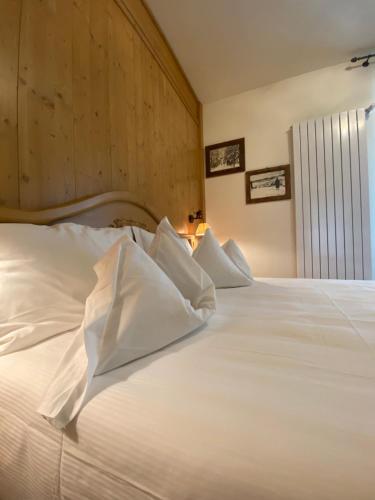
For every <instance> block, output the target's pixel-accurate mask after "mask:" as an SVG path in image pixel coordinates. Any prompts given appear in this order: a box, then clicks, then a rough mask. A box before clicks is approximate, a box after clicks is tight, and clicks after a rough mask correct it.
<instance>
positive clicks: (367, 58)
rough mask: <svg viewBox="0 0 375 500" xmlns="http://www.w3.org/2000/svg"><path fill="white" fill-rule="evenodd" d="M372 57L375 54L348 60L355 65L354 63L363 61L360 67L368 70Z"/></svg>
mask: <svg viewBox="0 0 375 500" xmlns="http://www.w3.org/2000/svg"><path fill="white" fill-rule="evenodd" d="M372 57H375V54H367V55H366V56H359V57H352V58H351V59H350V62H352V63H356V62H359V61H363V63H362V66H363V67H364V68H368V67H369V66H370V59H371V58H372Z"/></svg>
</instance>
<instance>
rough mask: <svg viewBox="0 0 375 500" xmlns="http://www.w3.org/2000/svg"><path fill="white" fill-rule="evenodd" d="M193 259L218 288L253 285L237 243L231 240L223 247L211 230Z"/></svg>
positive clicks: (206, 233)
mask: <svg viewBox="0 0 375 500" xmlns="http://www.w3.org/2000/svg"><path fill="white" fill-rule="evenodd" d="M193 257H194V259H195V260H196V261H197V262H198V264H200V265H201V267H203V269H204V270H205V271H206V272H207V274H208V275H209V276H210V278H211V279H212V281H213V282H214V283H215V286H216V288H235V287H240V286H249V285H251V283H252V276H251V271H250V268H249V266H248V264H247V262H246V259H245V257H244V256H243V254H242V252H241V250H240V249H239V247H238V246H237V245H236V243H234V241H232V240H229V241H228V242H227V243H226V244H225V245H223V246H222V247H221V246H220V244H219V242H218V241H217V239H216V238H215V236H214V235H213V233H212V231H211V229H207V231H206V232H205V234H204V236H203V238H202V240H201V242H200V244H199V246H198V248H197V249H196V250H195V251H194V253H193Z"/></svg>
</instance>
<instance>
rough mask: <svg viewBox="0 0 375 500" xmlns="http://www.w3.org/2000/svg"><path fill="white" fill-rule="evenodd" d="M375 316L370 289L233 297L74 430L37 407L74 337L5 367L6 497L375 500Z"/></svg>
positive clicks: (102, 398) (2, 478) (101, 397)
mask: <svg viewBox="0 0 375 500" xmlns="http://www.w3.org/2000/svg"><path fill="white" fill-rule="evenodd" d="M120 203H121V202H120ZM127 203H128V202H127ZM128 204H129V203H128ZM108 205H111V203H106V207H107V211H109V212H110V209H109V207H108ZM139 206H140V205H138V209H139V210H140V211H141V212H142V208H139ZM91 207H92V205H91ZM117 209H118V207H117ZM117 209H116V210H117ZM109 212H108V213H107V216H108V217H109V219H111V218H112V217H113V213H111V214H110V213H109ZM65 215H66V214H65ZM133 215H134V214H133ZM146 215H147V217H150V215H149V213H148V212H147V214H146ZM146 215H145V216H143V215H142V217H146ZM55 216H56V214H55ZM75 216H77V215H75ZM107 216H106V217H107ZM137 216H139V213H138V215H137ZM12 217H14V214H13V215H12ZM17 217H19V219H22V217H23V216H21V215H20V214H18V216H17ZM68 217H69V216H68ZM108 217H107V219H106V221H105V223H107V222H108ZM121 217H128V215H126V214H125V215H124V214H123V213H122V214H121ZM0 218H1V211H0ZM151 218H152V219H153V220H154V223H155V221H156V218H155V219H154V218H153V217H151ZM149 222H150V221H149ZM374 304H375V285H374V284H373V283H372V282H364V281H363V282H349V281H347V282H338V281H323V280H322V281H320V280H294V279H290V280H288V279H259V280H256V282H255V283H254V285H253V286H251V287H247V288H237V289H227V290H218V293H217V312H216V314H215V315H214V316H213V317H212V318H211V319H210V321H209V324H208V326H207V327H206V328H204V329H202V330H200V331H199V332H196V333H193V334H191V335H189V336H188V337H186V338H184V339H183V340H180V341H178V342H176V343H174V344H173V345H171V346H169V347H167V348H165V349H163V350H161V351H159V352H157V353H155V354H152V355H150V356H148V357H146V358H143V359H141V360H138V361H135V362H133V363H130V364H129V365H126V366H123V367H121V368H118V369H116V370H113V371H111V372H108V373H107V374H105V375H102V376H99V377H96V378H95V379H94V384H93V385H92V387H91V389H90V398H89V401H88V403H87V404H86V405H85V407H84V408H83V409H82V410H81V412H80V414H79V416H78V418H77V419H76V420H74V421H73V422H72V423H71V424H70V425H69V426H68V428H67V429H66V430H65V431H58V430H56V429H55V428H53V427H52V426H51V425H49V424H48V422H46V421H45V420H44V419H42V418H41V417H40V415H38V414H37V413H36V411H35V409H36V407H37V406H38V404H39V401H40V399H41V397H42V395H43V392H44V390H45V387H46V385H47V384H48V382H49V380H50V377H51V374H52V373H53V371H54V369H55V366H56V363H57V362H58V360H59V357H60V356H61V353H62V352H63V351H64V349H65V348H66V346H67V345H68V343H69V341H70V337H71V335H72V334H71V333H65V334H62V335H58V336H56V337H53V338H51V339H49V340H47V341H45V342H42V343H39V344H37V345H35V346H34V347H31V348H29V349H25V350H22V351H18V352H15V353H13V354H9V355H7V356H3V357H0V440H1V442H0V498H1V500H9V499H17V500H19V499H22V500H27V499H38V500H42V499H54V498H56V499H62V498H64V499H85V498H86V499H90V500H92V499H100V500H104V499H117V498H118V499H120V498H121V499H131V500H133V499H134V500H143V499H151V498H152V499H173V500H180V499H203V500H206V499H210V500H211V499H215V500H220V499H238V500H241V499H249V500H253V499H254V500H263V499H264V500H305V499H309V500H323V499H327V500H328V499H338V500H346V499H347V500H354V499H356V500H371V499H373V498H375V475H374V466H375V418H374V417H375V384H374V381H375V359H374V357H375V354H374V349H375V305H374Z"/></svg>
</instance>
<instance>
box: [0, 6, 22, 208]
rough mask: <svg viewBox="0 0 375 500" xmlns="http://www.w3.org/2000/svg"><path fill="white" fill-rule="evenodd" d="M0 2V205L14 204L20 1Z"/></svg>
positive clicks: (16, 178)
mask: <svg viewBox="0 0 375 500" xmlns="http://www.w3.org/2000/svg"><path fill="white" fill-rule="evenodd" d="M0 5H1V8H0V11H1V12H0V189H1V190H0V204H6V205H9V206H14V207H18V206H19V193H18V137H17V79H18V52H19V47H18V43H19V32H20V19H21V0H1V1H0Z"/></svg>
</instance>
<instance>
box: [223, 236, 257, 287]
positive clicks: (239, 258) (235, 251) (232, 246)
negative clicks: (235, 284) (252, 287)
mask: <svg viewBox="0 0 375 500" xmlns="http://www.w3.org/2000/svg"><path fill="white" fill-rule="evenodd" d="M221 248H222V249H223V250H224V252H225V253H226V254H227V255H228V257H229V258H230V260H231V261H232V262H233V263H234V264H235V265H236V266H237V267H238V269H239V270H240V271H241V272H242V273H243V274H244V275H245V276H247V277H248V278H250V279H251V280H252V279H253V273H252V272H251V269H250V266H249V264H248V263H247V260H246V258H245V256H244V254H243V253H242V251H241V249H240V247H239V246H238V245H237V243H236V242H235V241H234V240H228V241H227V242H226V243H224V245H222V246H221Z"/></svg>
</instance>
